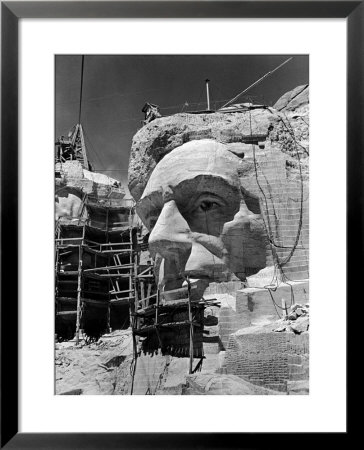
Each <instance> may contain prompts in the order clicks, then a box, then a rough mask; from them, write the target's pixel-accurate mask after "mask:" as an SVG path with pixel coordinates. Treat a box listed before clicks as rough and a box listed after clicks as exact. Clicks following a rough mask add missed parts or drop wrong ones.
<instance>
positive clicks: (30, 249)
mask: <svg viewBox="0 0 364 450" xmlns="http://www.w3.org/2000/svg"><path fill="white" fill-rule="evenodd" d="M187 31H188V32H187ZM147 36H153V39H147V38H146V37H147ZM56 54H309V55H310V311H311V314H310V394H309V395H308V396H196V397H193V396H56V395H54V242H53V241H54V215H53V214H54V190H53V186H54V60H55V58H54V57H55V55H56ZM242 70H244V68H242ZM19 119H20V167H19V177H20V179H19V188H20V198H21V202H20V204H19V216H20V219H19V220H20V235H19V238H20V243H19V245H20V255H19V260H20V273H19V276H20V281H19V283H20V305H19V327H20V330H21V333H20V349H19V350H20V357H19V359H20V361H19V363H20V373H19V375H20V385H19V393H20V404H19V409H20V427H19V428H20V431H21V432H42V433H45V432H147V431H149V432H167V431H168V432H302V431H303V432H308V431H310V432H317V431H320V432H339V431H345V430H346V305H345V298H346V206H345V205H346V163H345V160H346V20H344V19H322V20H318V19H312V20H301V19H300V20H299V19H287V20H283V19H279V20H263V19H254V20H253V19H249V20H247V19H245V20H244V19H203V20H202V19H201V20H200V19H189V20H187V19H186V20H182V19H173V20H172V19H168V20H160V19H149V20H147V19H145V20H142V19H128V20H121V19H112V20H86V19H85V20H75V19H71V20H56V19H52V20H44V19H43V20H42V19H22V20H21V22H20V117H19ZM40 271H41V275H39V272H40ZM35 274H36V275H35ZM141 411H143V413H141Z"/></svg>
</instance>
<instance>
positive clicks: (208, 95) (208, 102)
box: [205, 78, 210, 111]
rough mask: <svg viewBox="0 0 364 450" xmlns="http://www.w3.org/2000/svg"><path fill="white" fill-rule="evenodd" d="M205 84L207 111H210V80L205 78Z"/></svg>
mask: <svg viewBox="0 0 364 450" xmlns="http://www.w3.org/2000/svg"><path fill="white" fill-rule="evenodd" d="M205 82H206V98H207V111H210V90H209V82H210V80H209V79H208V78H206V80H205Z"/></svg>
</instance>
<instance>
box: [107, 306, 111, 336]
mask: <svg viewBox="0 0 364 450" xmlns="http://www.w3.org/2000/svg"><path fill="white" fill-rule="evenodd" d="M110 308H111V306H110V301H109V302H108V305H107V332H108V333H111V326H110V316H111V314H110Z"/></svg>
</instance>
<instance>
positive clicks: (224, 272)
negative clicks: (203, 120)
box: [137, 139, 257, 290]
mask: <svg viewBox="0 0 364 450" xmlns="http://www.w3.org/2000/svg"><path fill="white" fill-rule="evenodd" d="M240 164H241V158H239V157H238V156H236V155H234V154H233V153H231V152H230V151H228V149H227V147H226V146H225V145H224V144H220V143H217V142H216V141H213V140H208V139H206V140H199V141H192V142H188V143H186V144H184V145H182V146H180V147H178V148H176V149H175V150H173V151H172V152H171V153H169V154H168V155H166V156H165V157H164V158H163V159H162V160H161V161H160V162H159V163H158V164H157V166H156V167H155V169H154V171H153V173H152V175H151V177H150V178H149V181H148V184H147V186H146V188H145V190H144V192H143V195H142V197H141V199H140V201H139V202H138V204H137V213H138V215H139V216H140V218H141V219H142V221H143V222H144V224H145V225H146V227H147V228H148V229H149V231H150V237H149V249H150V251H151V253H152V255H153V256H154V257H155V260H156V272H157V275H158V277H159V280H158V282H159V286H160V287H161V288H164V290H170V289H176V288H178V287H181V286H182V283H183V282H184V281H185V278H184V277H186V276H188V277H190V279H199V280H206V285H207V284H208V283H209V282H212V281H215V282H223V281H230V280H234V279H235V280H236V279H240V280H243V279H245V269H244V262H243V253H244V233H245V234H246V231H245V230H246V229H247V227H248V228H249V226H250V225H249V224H250V222H251V221H252V219H254V218H256V217H257V216H256V215H254V214H253V213H252V212H250V211H249V210H248V208H247V206H246V204H245V201H244V198H243V195H242V192H241V188H240V180H239V177H238V168H239V166H240Z"/></svg>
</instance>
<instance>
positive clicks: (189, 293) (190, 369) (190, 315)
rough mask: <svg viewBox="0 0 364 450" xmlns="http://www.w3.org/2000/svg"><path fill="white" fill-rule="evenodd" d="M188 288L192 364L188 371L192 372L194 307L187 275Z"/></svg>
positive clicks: (191, 359)
mask: <svg viewBox="0 0 364 450" xmlns="http://www.w3.org/2000/svg"><path fill="white" fill-rule="evenodd" d="M187 288H188V321H189V322H190V366H189V371H188V373H190V374H191V373H192V365H193V324H192V307H191V284H190V280H189V278H188V277H187Z"/></svg>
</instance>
